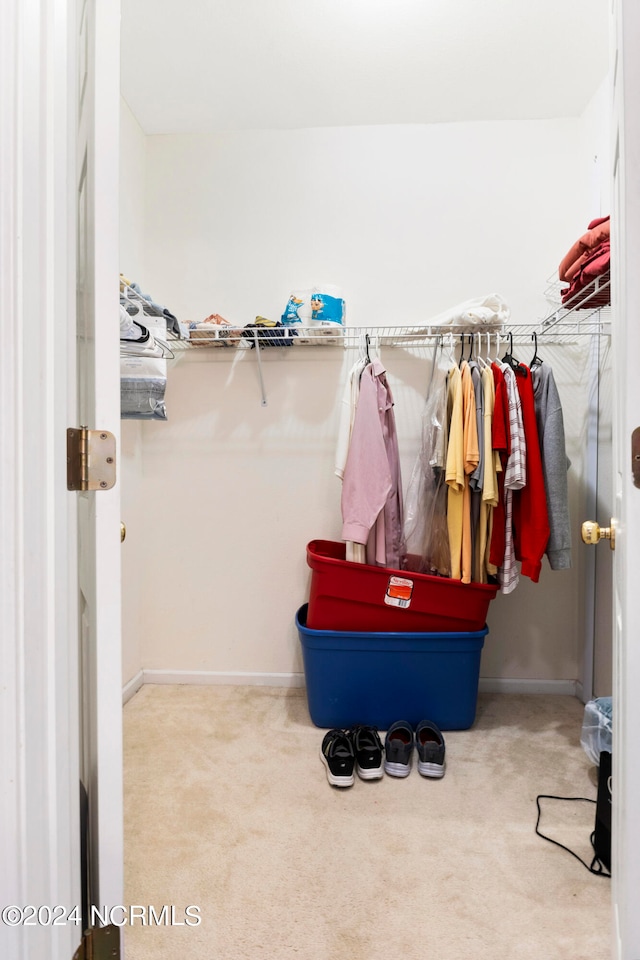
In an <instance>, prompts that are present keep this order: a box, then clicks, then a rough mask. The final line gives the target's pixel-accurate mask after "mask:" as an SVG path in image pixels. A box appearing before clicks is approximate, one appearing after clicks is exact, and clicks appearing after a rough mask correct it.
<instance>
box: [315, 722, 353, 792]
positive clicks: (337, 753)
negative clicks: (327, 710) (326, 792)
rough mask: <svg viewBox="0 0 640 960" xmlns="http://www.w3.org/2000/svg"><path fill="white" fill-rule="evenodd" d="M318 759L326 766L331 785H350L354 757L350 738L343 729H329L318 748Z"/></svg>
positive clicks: (351, 784)
mask: <svg viewBox="0 0 640 960" xmlns="http://www.w3.org/2000/svg"><path fill="white" fill-rule="evenodd" d="M320 759H321V760H322V762H323V763H324V765H325V767H326V768H327V780H328V781H329V783H330V784H331V786H332V787H352V786H353V784H354V782H355V776H354V774H353V768H354V767H355V765H356V758H355V754H354V751H353V744H352V742H351V738H350V737H349V735H348V734H346V733H345V732H344V730H329V732H328V733H327V734H325V737H324V740H323V741H322V747H321V749H320Z"/></svg>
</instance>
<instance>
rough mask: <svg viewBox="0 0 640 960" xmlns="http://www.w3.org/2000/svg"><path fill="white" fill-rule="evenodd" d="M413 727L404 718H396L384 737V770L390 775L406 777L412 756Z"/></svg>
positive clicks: (409, 770)
mask: <svg viewBox="0 0 640 960" xmlns="http://www.w3.org/2000/svg"><path fill="white" fill-rule="evenodd" d="M413 744H414V740H413V727H412V726H411V724H409V723H407V721H406V720H396V722H395V723H392V724H391V726H390V727H389V729H388V730H387V735H386V737H385V738H384V754H385V758H384V772H385V773H388V774H389V776H390V777H408V776H409V774H410V772H411V758H412V756H413Z"/></svg>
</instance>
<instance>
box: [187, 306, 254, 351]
mask: <svg viewBox="0 0 640 960" xmlns="http://www.w3.org/2000/svg"><path fill="white" fill-rule="evenodd" d="M188 336H189V339H190V340H199V341H201V342H200V343H198V344H196V346H214V347H235V346H236V344H237V343H238V340H239V338H240V337H241V336H242V327H240V326H238V325H237V324H233V323H231V321H230V320H225V318H224V317H221V316H220V314H219V313H212V314H210V315H209V316H208V317H205V319H204V320H200V321H199V322H193V321H192V322H191V323H189V324H188Z"/></svg>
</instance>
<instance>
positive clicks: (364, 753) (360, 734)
mask: <svg viewBox="0 0 640 960" xmlns="http://www.w3.org/2000/svg"><path fill="white" fill-rule="evenodd" d="M349 736H350V737H351V743H352V744H353V752H354V753H355V755H356V771H357V773H358V776H359V777H360V779H361V780H379V779H380V777H381V776H382V775H383V774H384V768H383V764H382V743H381V741H380V736H379V734H378V730H377V728H376V727H366V726H357V727H352V729H351V730H349Z"/></svg>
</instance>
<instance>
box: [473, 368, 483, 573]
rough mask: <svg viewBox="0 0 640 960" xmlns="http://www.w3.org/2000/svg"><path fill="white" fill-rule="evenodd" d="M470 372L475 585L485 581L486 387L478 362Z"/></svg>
mask: <svg viewBox="0 0 640 960" xmlns="http://www.w3.org/2000/svg"><path fill="white" fill-rule="evenodd" d="M469 370H470V371H471V379H472V381H473V391H474V395H475V402H476V434H477V438H478V464H477V466H476V468H475V470H474V471H473V473H472V474H471V475H470V476H469V489H470V491H471V579H472V580H473V581H474V582H475V583H482V582H486V577H485V580H484V581H483V571H484V558H482V559H481V557H480V524H481V519H480V517H481V508H482V485H483V480H484V439H485V438H484V387H483V384H482V371H481V370H480V366H479V364H478V362H477V361H476V360H470V361H469Z"/></svg>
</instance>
